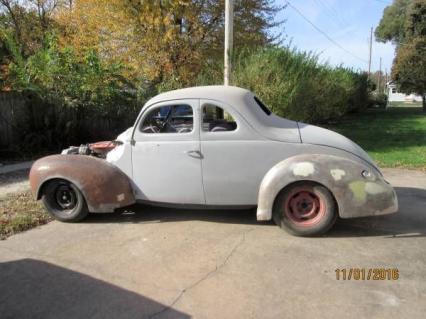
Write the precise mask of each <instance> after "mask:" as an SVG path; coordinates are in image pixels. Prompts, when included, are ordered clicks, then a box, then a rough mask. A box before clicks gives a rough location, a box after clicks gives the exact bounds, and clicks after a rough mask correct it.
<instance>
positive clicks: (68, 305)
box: [0, 259, 190, 319]
mask: <svg viewBox="0 0 426 319" xmlns="http://www.w3.org/2000/svg"><path fill="white" fill-rule="evenodd" d="M0 292H1V294H0V317H1V318H4V319H6V318H22V319H25V318H55V319H57V318H65V319H67V318H114V319H115V318H150V317H152V315H153V314H156V313H158V314H160V313H161V314H163V313H162V311H164V310H166V309H167V316H168V317H169V316H170V318H190V316H189V315H187V314H184V313H182V312H179V311H176V310H174V309H171V308H168V307H167V306H165V305H163V304H161V303H158V302H156V301H154V300H152V299H149V298H146V297H144V296H141V295H138V294H136V293H133V292H131V291H128V290H125V289H122V288H120V287H117V286H114V285H111V284H109V283H107V282H104V281H101V280H97V279H95V278H92V277H90V276H87V275H84V274H81V273H78V272H75V271H71V270H69V269H65V268H62V267H58V266H55V265H53V264H50V263H46V262H43V261H39V260H34V259H22V260H17V261H11V262H4V263H0Z"/></svg>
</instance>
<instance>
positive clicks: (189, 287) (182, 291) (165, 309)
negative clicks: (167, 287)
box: [147, 228, 254, 319]
mask: <svg viewBox="0 0 426 319" xmlns="http://www.w3.org/2000/svg"><path fill="white" fill-rule="evenodd" d="M253 230H254V229H253V228H251V229H248V230H246V231H245V232H243V234H242V235H241V238H240V240H239V241H238V242H237V243H236V244H235V245H234V247H233V248H232V249H231V251H230V252H229V253H228V255H226V257H225V259H224V260H223V261H222V262H221V263H220V264H218V265H216V266H215V268H214V269H212V270H210V271H209V272H207V273H206V274H205V275H204V276H202V277H201V278H200V279H198V280H197V281H195V282H194V283H192V284H190V285H189V286H187V287H185V288H184V289H182V290H181V291H180V292H179V294H178V295H177V296H176V298H175V299H174V300H173V302H172V303H171V304H170V305H168V306H165V307H164V308H163V309H161V310H160V311H158V312H155V313H153V314H152V315H149V316H148V317H147V318H149V319H151V318H155V317H157V316H159V315H161V314H163V313H165V312H167V311H168V310H170V309H171V308H172V307H173V306H174V305H176V304H177V303H178V302H179V300H180V299H181V298H182V297H183V295H184V294H185V293H187V292H188V291H189V290H191V289H193V288H195V287H196V286H198V285H199V284H201V283H202V282H203V281H205V280H207V279H208V278H210V277H211V276H213V275H214V274H215V273H217V272H218V271H219V270H220V269H222V268H223V267H225V266H226V264H227V263H228V261H229V260H230V259H231V257H232V256H233V255H234V253H235V252H236V251H237V249H238V248H239V247H240V246H241V245H242V244H244V242H245V240H246V235H247V234H248V233H249V232H251V231H253Z"/></svg>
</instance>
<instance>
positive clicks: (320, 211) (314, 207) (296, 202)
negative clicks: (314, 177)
mask: <svg viewBox="0 0 426 319" xmlns="http://www.w3.org/2000/svg"><path fill="white" fill-rule="evenodd" d="M325 211H326V205H325V202H324V199H322V198H321V197H320V196H318V195H317V194H316V193H315V192H314V190H313V189H312V188H311V187H300V188H297V189H294V190H293V191H292V192H290V194H289V196H288V197H287V199H286V201H285V203H284V214H285V215H286V216H287V217H288V219H289V220H290V221H291V222H292V223H294V224H296V225H297V226H303V227H307V226H312V225H315V224H317V223H318V222H319V221H320V220H321V219H322V218H323V216H324V215H325Z"/></svg>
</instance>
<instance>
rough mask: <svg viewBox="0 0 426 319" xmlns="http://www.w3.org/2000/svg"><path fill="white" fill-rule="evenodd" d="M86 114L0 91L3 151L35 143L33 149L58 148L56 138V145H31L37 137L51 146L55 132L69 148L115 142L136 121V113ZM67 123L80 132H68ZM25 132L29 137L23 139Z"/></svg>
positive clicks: (0, 128) (0, 129)
mask: <svg viewBox="0 0 426 319" xmlns="http://www.w3.org/2000/svg"><path fill="white" fill-rule="evenodd" d="M86 113H87V114H85V116H83V117H81V115H80V116H78V112H77V111H76V110H72V109H63V108H58V107H55V106H48V105H45V104H44V103H43V102H42V101H40V100H39V99H37V98H34V97H31V95H25V94H21V93H16V92H0V150H7V149H10V148H16V147H12V146H17V145H21V144H22V145H21V146H22V147H25V146H26V145H31V144H33V145H34V147H42V148H45V147H46V148H50V149H52V146H54V147H57V146H58V145H57V144H58V143H57V142H58V141H57V139H56V145H40V143H38V145H37V143H32V142H34V141H33V140H34V139H36V138H37V139H39V140H41V141H42V142H41V143H44V144H48V143H49V141H52V136H51V134H55V133H56V134H58V133H59V134H58V135H61V136H59V139H60V140H59V143H60V144H62V142H63V143H64V145H61V146H68V145H69V144H67V143H73V144H74V145H75V144H77V145H78V144H79V143H89V142H93V141H99V140H105V139H112V138H114V137H115V136H117V134H119V133H120V132H122V131H124V130H125V129H127V128H128V127H129V126H131V125H133V121H134V120H135V119H136V114H132V112H128V113H126V114H122V115H121V116H114V115H109V116H105V115H104V116H101V115H99V114H97V113H95V112H86ZM77 118H78V119H77ZM55 121H57V122H58V123H59V122H60V123H61V124H59V125H56V126H55V124H57V123H53V122H55ZM76 123H78V125H77V126H75V124H76ZM68 124H73V125H74V126H73V127H78V129H74V131H72V130H70V131H67V129H66V128H67V127H68ZM61 128H63V129H61ZM55 129H56V131H55ZM23 132H25V133H28V134H26V136H23V134H22V133H23ZM33 132H34V133H36V134H34V137H33V136H32V134H31V133H33ZM37 134H38V135H37ZM49 134H50V135H49ZM13 144H15V145H13ZM23 144H26V145H23ZM22 147H20V148H22Z"/></svg>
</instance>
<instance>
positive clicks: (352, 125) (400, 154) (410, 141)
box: [327, 105, 426, 170]
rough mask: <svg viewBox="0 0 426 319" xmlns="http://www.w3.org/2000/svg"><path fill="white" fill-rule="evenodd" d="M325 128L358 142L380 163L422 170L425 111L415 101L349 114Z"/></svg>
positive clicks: (424, 163) (425, 150) (424, 165)
mask: <svg viewBox="0 0 426 319" xmlns="http://www.w3.org/2000/svg"><path fill="white" fill-rule="evenodd" d="M327 128H329V129H332V130H334V131H336V132H339V133H341V134H343V135H345V136H346V137H348V138H350V139H351V140H353V141H355V142H356V143H358V144H359V145H360V146H361V147H362V148H364V150H366V151H367V152H368V153H369V154H370V156H371V157H372V158H373V159H374V160H375V161H376V163H377V164H378V165H379V166H380V167H404V168H412V169H422V170H426V113H425V112H422V109H421V107H417V106H416V105H404V106H397V107H395V106H391V107H389V108H387V109H386V110H385V109H370V110H367V111H365V112H362V113H357V114H350V115H347V116H345V117H344V118H342V119H339V120H338V122H336V123H330V124H328V125H327Z"/></svg>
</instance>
